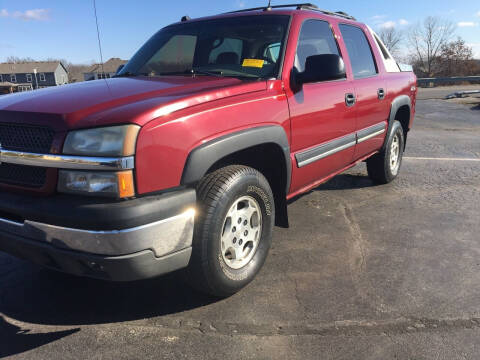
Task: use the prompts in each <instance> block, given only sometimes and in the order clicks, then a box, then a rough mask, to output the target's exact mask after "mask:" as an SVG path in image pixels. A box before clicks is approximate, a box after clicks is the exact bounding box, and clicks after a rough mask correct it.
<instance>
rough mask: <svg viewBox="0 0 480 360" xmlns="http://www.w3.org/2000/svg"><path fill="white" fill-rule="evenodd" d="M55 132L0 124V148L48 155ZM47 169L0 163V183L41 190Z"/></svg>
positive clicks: (33, 127) (25, 126) (32, 127)
mask: <svg viewBox="0 0 480 360" xmlns="http://www.w3.org/2000/svg"><path fill="white" fill-rule="evenodd" d="M54 136H55V132H54V131H53V130H52V129H50V128H48V127H44V126H35V125H24V124H13V123H0V147H1V148H2V149H4V150H11V151H22V152H31V153H41V154H48V153H49V152H50V148H51V147H52V143H53V137H54ZM46 179H47V169H46V168H42V167H35V166H24V165H16V164H8V163H0V183H3V184H8V185H16V186H22V187H27V188H41V187H43V186H44V185H45V183H46Z"/></svg>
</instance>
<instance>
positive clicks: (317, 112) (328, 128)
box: [287, 19, 355, 193]
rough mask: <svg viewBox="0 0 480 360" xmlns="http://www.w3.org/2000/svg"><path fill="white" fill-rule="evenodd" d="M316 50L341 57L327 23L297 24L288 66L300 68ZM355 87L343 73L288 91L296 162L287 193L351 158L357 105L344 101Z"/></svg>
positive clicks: (339, 167) (308, 21) (330, 172)
mask: <svg viewBox="0 0 480 360" xmlns="http://www.w3.org/2000/svg"><path fill="white" fill-rule="evenodd" d="M320 54H336V55H340V56H341V53H340V50H339V47H338V44H337V41H336V39H335V36H334V33H333V30H332V27H331V26H330V24H329V23H328V22H327V21H324V20H318V19H307V20H305V21H304V22H303V24H302V25H301V29H300V33H299V38H298V42H297V49H296V55H295V61H294V66H293V67H294V68H293V70H292V71H293V72H303V71H304V68H305V60H306V59H307V57H309V56H312V55H320ZM353 92H354V89H353V84H351V82H350V81H349V80H348V79H347V78H345V79H341V80H335V81H323V82H317V83H309V84H303V86H302V87H301V88H300V89H296V90H292V89H289V90H288V91H287V96H288V102H289V106H290V115H291V128H292V144H291V148H292V149H291V150H292V153H293V154H294V159H293V161H294V162H295V163H294V169H293V171H294V176H293V177H292V187H291V192H293V193H295V192H298V191H302V190H305V188H308V187H311V186H312V185H315V184H316V183H318V182H319V181H320V180H321V179H324V178H325V177H327V176H329V175H330V174H332V173H334V172H336V171H338V170H340V169H342V168H343V167H345V166H346V165H348V164H350V163H351V162H352V158H353V154H354V149H355V109H354V106H347V105H346V102H345V96H346V94H349V93H350V94H353Z"/></svg>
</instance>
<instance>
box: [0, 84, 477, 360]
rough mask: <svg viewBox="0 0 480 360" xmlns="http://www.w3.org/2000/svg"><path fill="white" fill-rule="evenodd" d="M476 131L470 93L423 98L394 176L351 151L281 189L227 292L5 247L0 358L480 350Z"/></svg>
mask: <svg viewBox="0 0 480 360" xmlns="http://www.w3.org/2000/svg"><path fill="white" fill-rule="evenodd" d="M457 90H458V89H454V90H453V91H452V92H454V91H457ZM421 91H422V90H421ZM423 97H427V98H428V97H429V96H427V95H424V96H423ZM479 138H480V106H478V105H475V104H459V103H457V102H455V101H443V100H437V99H433V100H420V101H419V102H418V103H417V117H416V120H415V125H414V129H413V131H412V132H411V133H410V134H409V138H408V144H407V151H406V154H405V156H406V157H405V159H404V162H403V165H402V169H401V174H400V177H399V178H398V179H397V180H396V181H394V182H393V183H391V184H389V185H382V186H376V185H374V184H373V183H372V182H371V181H370V180H369V179H368V177H367V176H366V168H365V166H364V164H361V165H358V166H356V167H355V168H353V169H351V170H349V171H347V172H346V173H344V174H342V175H340V176H337V177H336V178H334V179H333V180H331V181H330V182H328V183H326V184H323V185H321V186H320V187H318V188H317V189H315V190H313V191H311V192H310V193H308V194H306V195H304V196H302V197H300V198H299V199H297V200H296V201H294V202H293V203H291V204H290V206H289V214H290V225H291V227H290V229H280V228H277V229H275V232H274V240H273V245H272V249H271V252H270V255H269V257H268V259H267V262H266V264H265V266H264V268H263V270H262V272H261V273H260V274H259V276H258V277H257V279H256V280H255V281H254V282H253V283H252V284H251V285H249V286H248V287H247V288H246V289H244V290H243V291H241V292H240V293H238V294H236V295H234V296H232V297H230V298H228V299H223V300H218V299H213V298H209V297H207V296H204V295H201V294H198V293H196V292H194V291H193V290H190V289H189V288H188V287H186V286H185V285H183V284H182V282H181V280H180V278H179V276H178V275H176V274H172V275H168V276H166V277H162V278H159V279H154V280H149V281H143V282H138V283H133V284H113V283H105V282H101V281H96V280H90V279H84V278H77V277H72V276H68V275H64V274H59V273H55V272H51V271H48V270H44V269H41V268H38V267H36V266H34V265H31V264H29V263H26V262H23V261H20V260H17V259H14V258H12V257H10V256H8V255H5V254H0V357H2V356H3V357H11V358H13V359H79V358H89V359H97V358H102V359H137V358H138V359H150V358H151V359H163V358H164V359H183V358H195V359H222V358H228V359H296V358H298V359H449V360H451V359H478V358H480V345H479V344H480V221H479V220H480V216H479V214H480V141H479Z"/></svg>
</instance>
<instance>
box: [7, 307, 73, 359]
mask: <svg viewBox="0 0 480 360" xmlns="http://www.w3.org/2000/svg"><path fill="white" fill-rule="evenodd" d="M78 331H80V329H78V328H76V329H71V330H64V331H54V332H49V333H41V334H29V330H26V329H21V328H20V327H18V326H15V325H12V324H10V323H8V322H7V321H6V320H5V319H4V318H3V317H2V316H0V335H1V336H0V338H1V346H0V358H4V357H8V356H12V355H16V354H21V353H23V352H26V351H29V350H33V349H35V348H37V347H40V346H43V345H46V344H49V343H51V342H54V341H57V340H59V339H61V338H63V337H65V336H69V335H71V334H74V333H76V332H78Z"/></svg>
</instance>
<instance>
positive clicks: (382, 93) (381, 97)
mask: <svg viewBox="0 0 480 360" xmlns="http://www.w3.org/2000/svg"><path fill="white" fill-rule="evenodd" d="M377 94H378V98H379V99H380V100H383V99H385V90H383V89H378V91H377Z"/></svg>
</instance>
